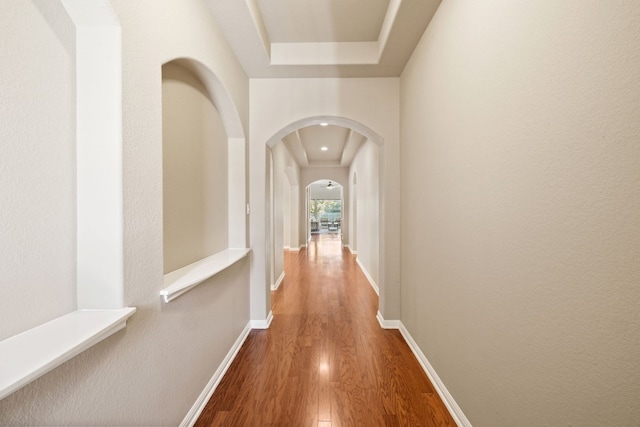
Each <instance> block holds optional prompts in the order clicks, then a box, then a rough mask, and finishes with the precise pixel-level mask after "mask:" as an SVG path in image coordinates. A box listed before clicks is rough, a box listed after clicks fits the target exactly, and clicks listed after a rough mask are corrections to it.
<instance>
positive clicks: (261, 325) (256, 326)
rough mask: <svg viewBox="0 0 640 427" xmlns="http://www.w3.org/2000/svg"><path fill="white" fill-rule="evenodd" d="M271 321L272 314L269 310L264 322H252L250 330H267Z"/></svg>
mask: <svg viewBox="0 0 640 427" xmlns="http://www.w3.org/2000/svg"><path fill="white" fill-rule="evenodd" d="M272 320H273V312H272V311H271V310H269V314H268V315H267V318H266V319H265V320H252V321H251V329H269V326H271V321H272Z"/></svg>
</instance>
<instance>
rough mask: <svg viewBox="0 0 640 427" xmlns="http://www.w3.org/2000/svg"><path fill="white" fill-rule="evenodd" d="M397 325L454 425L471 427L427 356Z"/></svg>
mask: <svg viewBox="0 0 640 427" xmlns="http://www.w3.org/2000/svg"><path fill="white" fill-rule="evenodd" d="M378 315H379V316H380V318H382V316H381V315H380V312H378ZM378 321H380V319H378ZM383 321H384V319H383ZM398 323H399V328H398V329H400V333H401V334H402V336H403V337H404V340H405V341H406V342H407V345H408V346H409V348H410V349H411V351H412V352H413V354H414V355H415V356H416V358H417V359H418V362H420V365H421V366H422V369H423V370H424V371H425V372H426V374H427V376H428V377H429V380H431V384H433V387H434V388H435V389H436V391H437V392H438V395H439V396H440V398H441V399H442V401H443V402H444V405H445V406H446V407H447V409H448V410H449V413H450V414H451V416H452V417H453V419H454V421H455V422H456V424H457V425H458V426H459V427H472V426H471V422H470V421H469V420H468V419H467V417H466V416H465V415H464V413H463V412H462V409H460V406H458V404H457V403H456V401H455V400H454V399H453V396H451V393H449V390H447V387H445V385H444V383H443V382H442V380H441V379H440V377H439V376H438V374H437V373H436V370H435V369H434V368H433V366H431V363H429V360H428V359H427V356H425V354H424V353H423V352H422V350H421V349H420V347H418V344H416V342H415V341H414V339H413V337H412V336H411V334H410V333H409V331H408V330H407V328H406V327H405V326H404V324H403V323H402V322H401V321H398Z"/></svg>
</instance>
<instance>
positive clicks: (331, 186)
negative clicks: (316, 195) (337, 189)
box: [327, 181, 334, 189]
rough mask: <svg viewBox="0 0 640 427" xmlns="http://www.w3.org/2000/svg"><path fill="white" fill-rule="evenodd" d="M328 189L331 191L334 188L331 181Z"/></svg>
mask: <svg viewBox="0 0 640 427" xmlns="http://www.w3.org/2000/svg"><path fill="white" fill-rule="evenodd" d="M327 188H329V189H331V188H334V187H333V184H332V183H331V181H329V185H327Z"/></svg>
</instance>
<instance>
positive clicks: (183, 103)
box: [162, 63, 229, 273]
mask: <svg viewBox="0 0 640 427" xmlns="http://www.w3.org/2000/svg"><path fill="white" fill-rule="evenodd" d="M162 117H163V120H162V161H163V169H162V179H163V197H162V202H163V223H164V226H163V236H164V272H165V273H168V272H171V271H173V270H177V269H178V268H180V267H184V266H185V265H188V264H191V263H193V262H195V261H198V260H200V259H202V258H205V257H207V256H209V255H213V254H214V253H216V252H220V251H222V250H224V249H227V248H228V247H229V244H228V240H229V239H228V232H227V229H228V226H229V220H228V215H229V212H228V202H227V201H228V195H227V193H228V179H227V173H228V171H227V169H228V168H227V160H228V155H227V134H226V132H225V131H224V125H223V123H222V121H221V119H220V114H218V111H217V110H216V108H215V106H214V105H213V104H212V102H211V100H210V99H209V97H208V96H207V89H206V88H205V87H204V85H203V84H202V82H201V81H200V80H199V79H198V78H197V77H196V76H195V75H193V74H192V73H191V72H189V71H188V70H187V69H185V68H184V67H181V66H179V65H177V64H175V63H169V64H165V65H164V66H163V67H162Z"/></svg>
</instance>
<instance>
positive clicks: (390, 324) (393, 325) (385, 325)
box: [376, 312, 400, 329]
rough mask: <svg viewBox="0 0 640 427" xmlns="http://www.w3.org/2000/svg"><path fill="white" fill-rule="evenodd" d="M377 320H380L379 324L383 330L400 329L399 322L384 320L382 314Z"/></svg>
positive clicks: (379, 314) (378, 315) (377, 316)
mask: <svg viewBox="0 0 640 427" xmlns="http://www.w3.org/2000/svg"><path fill="white" fill-rule="evenodd" d="M376 319H378V323H379V324H380V327H381V328H382V329H400V321H399V320H384V317H382V313H380V312H378V314H377V315H376Z"/></svg>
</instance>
